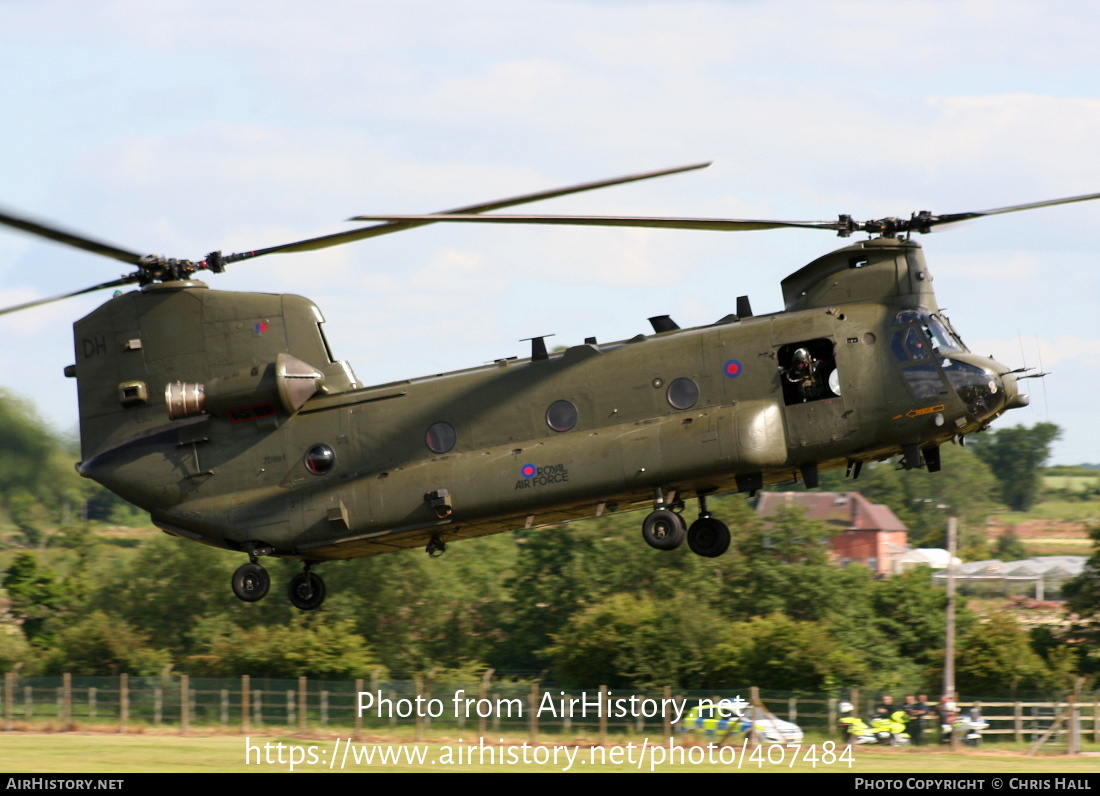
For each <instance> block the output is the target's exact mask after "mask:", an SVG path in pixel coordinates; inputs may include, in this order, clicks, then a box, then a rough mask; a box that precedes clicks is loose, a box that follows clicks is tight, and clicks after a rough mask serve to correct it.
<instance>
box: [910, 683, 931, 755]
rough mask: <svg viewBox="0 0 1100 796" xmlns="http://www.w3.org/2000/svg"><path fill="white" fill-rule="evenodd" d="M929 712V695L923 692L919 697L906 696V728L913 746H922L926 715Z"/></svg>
mask: <svg viewBox="0 0 1100 796" xmlns="http://www.w3.org/2000/svg"><path fill="white" fill-rule="evenodd" d="M927 713H928V697H927V696H925V695H924V694H921V695H920V698H919V699H917V698H916V697H913V696H907V697H906V698H905V715H906V716H907V717H908V721H907V722H906V725H905V728H906V730H907V731H908V733H909V737H910V738H911V739H912V741H913V746H921V745H922V744H923V743H924V716H925V714H927Z"/></svg>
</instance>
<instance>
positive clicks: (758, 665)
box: [722, 614, 872, 691]
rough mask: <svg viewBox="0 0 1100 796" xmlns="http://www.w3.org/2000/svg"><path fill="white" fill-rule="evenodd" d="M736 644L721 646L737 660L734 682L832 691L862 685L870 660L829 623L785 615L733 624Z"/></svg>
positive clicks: (776, 687)
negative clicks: (841, 638)
mask: <svg viewBox="0 0 1100 796" xmlns="http://www.w3.org/2000/svg"><path fill="white" fill-rule="evenodd" d="M734 630H735V632H736V637H737V638H738V643H737V645H736V646H735V647H723V648H722V651H724V652H725V651H728V652H729V653H730V656H731V658H733V659H735V660H736V674H735V675H734V682H737V683H738V684H739V685H741V686H748V685H758V686H763V687H765V688H772V689H777V690H785V691H795V690H799V691H831V690H833V689H835V688H838V687H841V686H853V685H863V684H864V683H865V682H867V680H868V679H869V677H870V674H871V661H872V659H871V658H869V657H868V656H866V655H862V654H860V653H859V652H857V651H855V650H852V649H849V648H846V647H845V646H844V645H842V644H841V643H839V642H838V641H837V639H836V637H835V634H834V632H833V628H832V626H831V625H830V623H828V622H799V621H796V620H794V619H791V618H790V617H788V616H784V615H783V614H772V615H771V616H767V617H756V618H754V619H751V620H749V621H748V622H742V623H740V624H738V625H736V627H735V628H734Z"/></svg>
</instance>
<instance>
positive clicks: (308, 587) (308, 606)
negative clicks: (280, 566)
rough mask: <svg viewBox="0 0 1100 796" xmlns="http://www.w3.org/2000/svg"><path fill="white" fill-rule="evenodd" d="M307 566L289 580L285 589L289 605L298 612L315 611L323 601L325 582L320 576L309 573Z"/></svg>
mask: <svg viewBox="0 0 1100 796" xmlns="http://www.w3.org/2000/svg"><path fill="white" fill-rule="evenodd" d="M309 566H310V565H309V564H306V566H305V569H304V570H302V571H301V572H299V573H298V574H297V575H295V576H294V577H293V578H291V579H290V586H288V587H287V590H286V593H287V597H289V598H290V604H291V605H293V606H294V607H295V608H297V609H298V610H300V611H315V610H317V609H318V608H320V607H321V603H323V602H324V601H325V582H324V581H323V580H321V576H320V575H315V574H314V573H312V572H310V571H309Z"/></svg>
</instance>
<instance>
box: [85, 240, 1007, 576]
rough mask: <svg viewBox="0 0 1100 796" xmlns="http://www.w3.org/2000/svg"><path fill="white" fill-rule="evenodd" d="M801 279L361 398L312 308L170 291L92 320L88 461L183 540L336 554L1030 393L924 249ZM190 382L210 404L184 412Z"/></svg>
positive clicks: (948, 425)
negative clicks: (699, 319)
mask: <svg viewBox="0 0 1100 796" xmlns="http://www.w3.org/2000/svg"><path fill="white" fill-rule="evenodd" d="M783 287H784V298H785V303H786V308H785V309H784V311H783V312H780V313H775V314H772V315H763V316H755V317H742V318H733V317H732V316H731V317H728V318H725V319H723V320H722V321H720V322H718V323H716V324H714V325H710V326H705V327H698V328H693V329H672V330H670V331H664V332H660V333H655V334H651V335H638V336H637V337H634V338H631V339H628V340H622V341H618V342H613V343H597V342H592V341H590V342H586V343H584V344H581V345H575V346H573V347H571V348H568V349H566V350H564V351H562V352H557V353H553V354H550V355H548V356H545V357H542V356H541V355H535V356H534V357H532V358H527V359H516V360H501V361H498V362H496V363H494V364H491V365H486V366H482V367H477V368H471V369H468V370H463V371H458V372H453V373H445V374H440V375H435V376H429V377H424V378H416V379H410V380H407V381H401V382H395V383H390V384H383V385H378V386H373V387H362V386H360V385H359V384H358V383H357V381H356V378H355V376H354V375H352V372H351V369H350V368H348V367H347V366H346V365H344V364H343V363H340V362H336V361H334V360H333V359H332V357H331V354H330V353H329V351H328V347H327V345H326V344H325V342H324V337H323V335H322V333H321V327H320V321H321V316H320V313H319V312H318V311H317V309H316V307H315V306H314V305H313V304H312V303H311V302H309V301H308V300H306V299H303V298H300V297H296V296H274V295H267V294H258V293H226V292H221V291H213V290H210V289H208V288H206V287H205V286H204V285H201V283H194V282H181V283H165V284H161V285H155V286H151V287H148V288H145V289H143V290H142V291H135V292H133V293H128V294H125V295H121V296H117V297H116V298H114V299H112V300H111V301H109V302H107V304H105V305H103V306H102V307H101V308H99V309H98V310H96V311H95V312H93V313H92V314H90V315H89V316H87V317H86V318H84V319H82V320H81V321H78V322H77V323H76V324H75V326H74V329H75V337H76V355H77V363H76V367H75V375H76V376H77V378H78V380H79V385H80V390H79V391H80V401H81V419H82V429H81V430H82V447H83V463H82V465H81V468H80V469H81V472H82V473H83V474H84V475H86V476H88V477H91V478H94V479H95V480H97V481H99V482H100V483H102V484H104V485H105V486H107V487H108V488H109V489H111V490H112V491H114V492H116V493H117V494H119V495H121V496H122V497H124V498H126V499H127V500H130V501H131V502H133V503H135V504H137V505H139V506H141V507H142V508H145V509H147V510H149V511H150V512H151V514H152V517H153V520H154V522H156V523H157V525H159V526H160V527H161V528H163V529H164V530H166V531H168V532H169V533H173V534H176V535H179V536H184V537H187V538H192V539H196V540H198V541H203V542H206V543H209V544H213V545H217V546H222V547H227V548H231V549H250V547H255V546H263V547H265V548H270V549H271V551H273V553H274V554H275V555H281V556H288V557H297V558H304V559H307V560H318V561H320V560H327V559H339V558H350V557H356V556H364V555H374V554H378V553H383V552H388V551H391V550H395V549H401V548H406V547H414V546H421V545H423V544H424V543H425V541H426V540H427V539H428V538H430V537H432V536H438V537H440V538H441V539H443V540H446V541H450V540H453V539H461V538H467V537H473V536H480V535H484V534H489V533H495V532H499V531H505V530H512V529H517V528H530V527H535V526H541V525H547V524H552V523H557V522H560V521H563V520H568V519H576V518H579V517H585V516H593V515H598V514H601V513H603V512H605V511H614V510H617V509H630V508H637V507H642V506H646V505H651V504H652V503H653V501H654V494H655V491H656V490H660V493H661V494H662V495H663V496H665V497H666V498H667V497H668V496H669V495H670V494H675V495H676V496H678V497H681V498H687V497H692V496H695V495H698V494H709V493H714V492H725V491H734V490H754V489H756V488H759V486H760V485H762V484H765V483H775V482H780V481H787V480H792V479H796V478H798V477H800V474H805V473H806V472H807V468H818V467H820V468H827V467H837V466H845V465H846V464H852V463H856V462H860V463H861V462H864V461H870V460H875V459H882V458H885V457H887V456H891V455H894V454H897V453H899V452H904V451H906V450H910V451H912V450H915V449H920V450H926V451H931V450H934V449H935V446H937V445H939V444H940V443H942V442H945V441H948V440H950V439H951V438H952V437H957V436H961V435H964V434H966V433H970V432H972V431H974V430H977V429H978V428H981V427H983V426H984V425H986V424H988V423H989V422H990V421H991V420H992V419H994V418H995V417H996V416H998V415H999V414H1001V413H1002V412H1004V411H1005V410H1006V409H1007V408H1011V407H1012V406H1014V405H1019V403H1020V401H1021V399H1020V398H1019V396H1017V394H1016V388H1015V381H1014V379H1013V377H1012V376H1010V375H1007V368H1005V367H1004V366H1002V365H1000V364H998V363H996V362H995V361H993V360H990V359H987V358H984V357H976V356H974V355H973V354H970V353H969V352H967V351H966V350H965V347H964V346H963V345H962V343H961V342H960V341H959V339H958V337H957V335H956V334H955V333H954V331H953V330H952V329H951V326H950V323H949V322H948V321H947V320H946V319H945V318H943V316H942V313H941V312H940V311H939V308H938V307H937V305H936V302H935V297H934V295H933V293H932V290H931V277H930V275H929V274H928V271H927V267H926V266H925V265H924V260H923V256H922V254H921V252H920V247H919V246H918V245H917V244H915V243H910V242H908V241H901V240H897V239H875V240H872V241H866V242H863V243H860V244H855V245H853V246H848V247H845V248H844V249H841V250H839V251H837V252H833V253H832V254H830V255H827V256H825V257H823V258H821V259H819V260H817V261H815V262H814V263H811V264H810V265H808V266H806V267H805V268H803V269H801V270H800V271H798V272H797V273H795V274H793V275H792V276H791V277H788V278H787V279H786V280H784V283H783ZM288 356H289V357H292V358H293V361H295V362H297V363H298V364H299V365H300V364H301V363H305V365H307V366H308V367H307V368H306V369H305V370H304V371H301V372H296V373H297V376H296V375H295V373H292V372H290V371H289V370H287V368H286V367H284V362H285V360H286V358H287V357H288ZM280 357H281V358H280ZM277 360H278V363H279V364H278V367H276V361H277ZM284 371H285V372H284ZM287 374H289V376H288V375H287ZM305 376H309V377H310V378H311V379H312V378H313V377H314V376H316V378H315V379H314V380H313V381H309V382H308V384H309V389H308V390H307V391H306V392H301V395H302V396H305V397H302V398H300V399H299V400H292V399H291V398H288V397H287V394H288V388H287V386H286V385H287V384H289V383H292V382H291V381H289V380H288V379H293V378H295V377H297V378H299V380H298V381H297V382H293V385H294V386H297V385H299V384H302V383H304V382H303V379H304V378H305ZM306 381H308V380H306ZM171 384H178V385H205V386H206V388H207V394H208V395H209V396H213V397H211V398H210V400H209V406H208V407H206V408H205V410H204V411H198V410H195V411H193V412H191V413H190V414H188V412H190V411H191V410H187V411H183V410H180V411H178V412H177V413H176V415H175V416H177V417H180V419H176V420H172V419H170V418H169V415H168V412H167V409H166V406H165V390H166V387H168V385H171ZM290 392H291V393H293V390H290ZM914 446H916V448H914ZM669 499H671V498H669Z"/></svg>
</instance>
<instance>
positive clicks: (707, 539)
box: [687, 494, 730, 558]
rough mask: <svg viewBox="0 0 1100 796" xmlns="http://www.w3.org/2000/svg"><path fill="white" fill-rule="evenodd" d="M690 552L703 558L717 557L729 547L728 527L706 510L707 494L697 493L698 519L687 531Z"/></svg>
mask: <svg viewBox="0 0 1100 796" xmlns="http://www.w3.org/2000/svg"><path fill="white" fill-rule="evenodd" d="M687 543H688V547H689V548H691V552H693V553H695V555H697V556H703V557H704V558H718V556H720V555H722V554H723V553H724V552H726V551H727V550H729V547H730V529H729V526H728V525H726V524H725V523H724V522H722V521H721V520H719V519H715V518H714V517H712V516H710V512H709V511H707V496H706V495H705V494H704V495H699V519H697V520H696V521H695V522H693V523H692V524H691V527H690V528H688V531H687Z"/></svg>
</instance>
